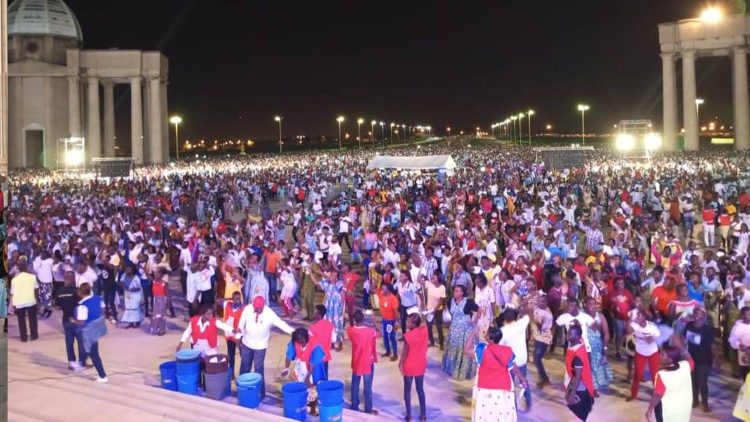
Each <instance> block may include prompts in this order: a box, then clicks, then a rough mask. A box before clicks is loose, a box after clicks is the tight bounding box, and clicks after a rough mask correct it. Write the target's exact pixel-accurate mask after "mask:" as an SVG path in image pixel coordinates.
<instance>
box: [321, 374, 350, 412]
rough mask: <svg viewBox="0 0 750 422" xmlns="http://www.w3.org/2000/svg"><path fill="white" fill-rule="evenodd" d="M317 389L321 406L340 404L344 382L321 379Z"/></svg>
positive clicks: (342, 397) (342, 398) (342, 399)
mask: <svg viewBox="0 0 750 422" xmlns="http://www.w3.org/2000/svg"><path fill="white" fill-rule="evenodd" d="M317 390H318V401H319V402H320V406H321V407H333V406H340V405H341V403H343V402H344V383H343V382H341V381H335V380H332V381H321V382H319V383H318V385H317Z"/></svg>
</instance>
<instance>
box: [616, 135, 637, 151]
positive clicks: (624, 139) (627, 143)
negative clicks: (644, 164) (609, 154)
mask: <svg viewBox="0 0 750 422" xmlns="http://www.w3.org/2000/svg"><path fill="white" fill-rule="evenodd" d="M615 147H616V148H617V150H618V151H632V150H633V148H635V136H633V135H631V134H628V133H621V134H619V135H617V138H616V139H615Z"/></svg>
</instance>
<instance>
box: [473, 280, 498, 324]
mask: <svg viewBox="0 0 750 422" xmlns="http://www.w3.org/2000/svg"><path fill="white" fill-rule="evenodd" d="M475 282H476V290H475V292H474V301H475V302H476V303H477V306H479V319H478V321H477V330H478V331H479V333H478V335H479V338H484V337H485V335H486V334H487V329H488V328H490V326H491V325H492V320H493V318H494V317H495V310H494V306H495V291H494V290H492V288H491V287H490V286H489V285H488V283H487V278H486V277H485V276H484V274H483V273H479V275H478V276H477V278H476V281H475Z"/></svg>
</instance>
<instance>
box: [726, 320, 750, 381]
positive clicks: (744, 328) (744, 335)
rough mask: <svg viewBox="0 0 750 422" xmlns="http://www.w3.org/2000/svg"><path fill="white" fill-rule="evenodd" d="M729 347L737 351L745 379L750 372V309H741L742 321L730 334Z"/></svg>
mask: <svg viewBox="0 0 750 422" xmlns="http://www.w3.org/2000/svg"><path fill="white" fill-rule="evenodd" d="M729 345H730V346H732V348H733V349H735V350H737V360H738V362H739V365H740V374H741V375H742V379H745V377H746V376H747V374H748V372H750V307H748V306H744V307H743V308H742V309H740V319H738V320H737V321H736V322H735V323H734V325H733V326H732V331H730V332H729Z"/></svg>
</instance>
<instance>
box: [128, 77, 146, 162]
mask: <svg viewBox="0 0 750 422" xmlns="http://www.w3.org/2000/svg"><path fill="white" fill-rule="evenodd" d="M141 101H142V98H141V77H140V76H137V77H134V78H130V152H131V154H130V155H131V157H132V158H133V161H134V162H136V163H139V164H141V163H143V108H142V107H143V104H141Z"/></svg>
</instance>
